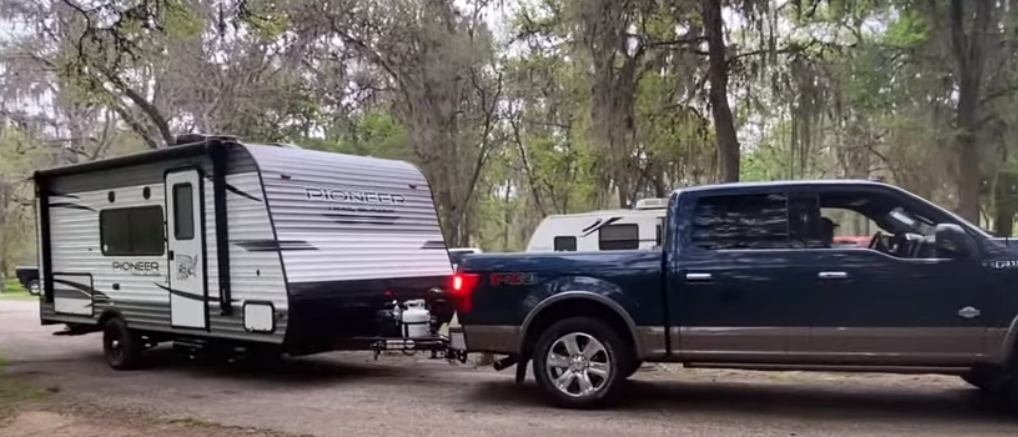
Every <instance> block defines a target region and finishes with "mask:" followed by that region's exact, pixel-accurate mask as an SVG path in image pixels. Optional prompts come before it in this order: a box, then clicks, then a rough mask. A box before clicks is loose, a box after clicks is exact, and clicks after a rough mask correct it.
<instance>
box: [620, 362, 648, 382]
mask: <svg viewBox="0 0 1018 437" xmlns="http://www.w3.org/2000/svg"><path fill="white" fill-rule="evenodd" d="M642 366H643V361H638V360H633V365H632V366H631V367H630V368H629V369H626V371H625V372H624V373H622V375H623V376H625V377H626V378H627V379H628V378H631V377H632V376H633V375H635V374H636V372H638V371H639V370H640V367H642Z"/></svg>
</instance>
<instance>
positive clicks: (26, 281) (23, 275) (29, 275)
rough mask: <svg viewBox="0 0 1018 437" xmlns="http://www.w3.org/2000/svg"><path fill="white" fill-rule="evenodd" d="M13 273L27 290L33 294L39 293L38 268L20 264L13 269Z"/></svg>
mask: <svg viewBox="0 0 1018 437" xmlns="http://www.w3.org/2000/svg"><path fill="white" fill-rule="evenodd" d="M14 274H15V275H16V276H17V277H18V282H19V283H20V284H21V286H22V287H25V290H28V292H29V293H31V294H32V295H33V296H38V295H39V290H40V289H41V287H40V284H41V283H40V282H39V268H38V267H35V266H21V267H16V268H15V269H14Z"/></svg>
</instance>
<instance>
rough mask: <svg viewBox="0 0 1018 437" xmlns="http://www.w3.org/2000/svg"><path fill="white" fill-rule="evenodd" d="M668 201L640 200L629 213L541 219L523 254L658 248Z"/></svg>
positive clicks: (621, 210) (583, 214)
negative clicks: (525, 252)
mask: <svg viewBox="0 0 1018 437" xmlns="http://www.w3.org/2000/svg"><path fill="white" fill-rule="evenodd" d="M667 207H668V199H641V200H640V201H638V202H637V203H636V205H635V207H634V208H633V209H619V210H602V211H591V212H584V213H578V214H558V215H550V216H548V217H545V218H544V220H543V221H541V224H539V225H538V226H537V229H535V230H534V233H533V234H532V235H531V236H530V242H529V243H528V244H527V252H553V251H554V252H576V251H580V252H587V251H599V250H636V249H651V248H654V247H655V246H659V245H660V244H661V238H662V234H661V232H662V229H663V227H662V224H663V222H664V217H665V213H666V209H667Z"/></svg>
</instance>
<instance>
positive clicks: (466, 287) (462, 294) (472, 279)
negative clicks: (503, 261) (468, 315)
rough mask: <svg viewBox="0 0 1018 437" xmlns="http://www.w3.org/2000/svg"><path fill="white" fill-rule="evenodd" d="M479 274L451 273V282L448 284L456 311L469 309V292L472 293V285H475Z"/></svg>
mask: <svg viewBox="0 0 1018 437" xmlns="http://www.w3.org/2000/svg"><path fill="white" fill-rule="evenodd" d="M478 279H480V276H479V275H478V274H476V273H456V274H455V275H452V279H451V281H450V282H452V283H451V284H450V286H449V290H450V291H451V293H450V295H451V296H452V299H453V303H455V304H456V311H463V312H467V311H470V294H471V293H473V291H474V287H475V286H477V281H478Z"/></svg>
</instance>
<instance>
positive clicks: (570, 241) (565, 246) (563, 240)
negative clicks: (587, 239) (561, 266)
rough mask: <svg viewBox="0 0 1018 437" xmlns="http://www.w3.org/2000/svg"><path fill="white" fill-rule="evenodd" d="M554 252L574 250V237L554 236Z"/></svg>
mask: <svg viewBox="0 0 1018 437" xmlns="http://www.w3.org/2000/svg"><path fill="white" fill-rule="evenodd" d="M554 244H555V251H556V252H576V237H555V243H554Z"/></svg>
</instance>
